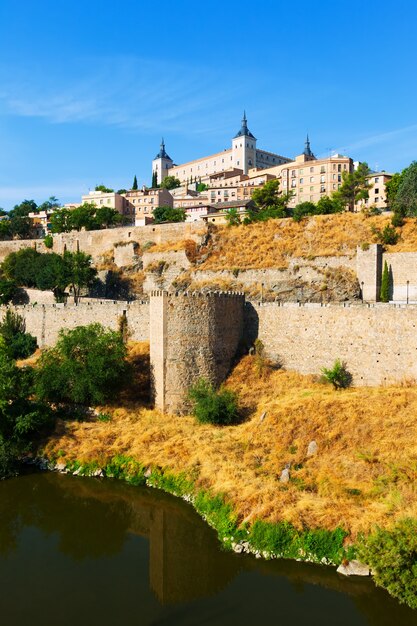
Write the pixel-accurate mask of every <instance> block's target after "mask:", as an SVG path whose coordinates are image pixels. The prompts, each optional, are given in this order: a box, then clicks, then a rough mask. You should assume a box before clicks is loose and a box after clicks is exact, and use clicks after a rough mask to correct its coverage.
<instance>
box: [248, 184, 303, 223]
mask: <svg viewBox="0 0 417 626" xmlns="http://www.w3.org/2000/svg"><path fill="white" fill-rule="evenodd" d="M279 184H280V183H279V180H278V179H277V178H274V179H273V180H270V181H268V182H267V183H265V185H264V186H263V187H260V188H259V189H255V191H254V192H253V194H252V200H253V202H254V203H255V204H256V206H257V207H258V209H259V210H258V211H254V210H253V209H251V208H249V210H248V216H247V217H246V218H245V220H244V221H245V223H250V222H254V221H266V220H268V219H271V218H281V217H287V215H288V209H287V205H288V201H289V199H290V198H291V195H292V194H291V193H281V192H280V190H279Z"/></svg>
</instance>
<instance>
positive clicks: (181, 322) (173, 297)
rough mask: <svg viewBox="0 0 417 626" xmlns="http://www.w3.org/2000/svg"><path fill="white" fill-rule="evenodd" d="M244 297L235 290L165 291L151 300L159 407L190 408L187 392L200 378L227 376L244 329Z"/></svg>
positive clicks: (153, 369) (220, 379)
mask: <svg viewBox="0 0 417 626" xmlns="http://www.w3.org/2000/svg"><path fill="white" fill-rule="evenodd" d="M244 304H245V298H244V295H243V294H234V293H230V294H229V293H209V294H203V293H190V294H187V293H172V294H170V293H167V292H164V291H154V292H152V293H151V299H150V341H151V375H152V378H153V398H154V402H155V406H156V407H158V408H159V409H161V410H162V411H166V412H168V413H183V412H185V411H186V410H187V391H188V389H189V388H190V386H191V385H193V384H194V383H195V382H197V380H198V379H199V378H205V379H206V380H209V381H210V382H212V383H213V384H215V385H218V384H220V383H221V382H223V380H224V379H225V378H226V376H227V374H228V372H229V370H230V367H231V364H232V361H233V359H234V357H235V356H236V353H237V351H238V347H239V343H240V341H241V339H242V334H243V314H244Z"/></svg>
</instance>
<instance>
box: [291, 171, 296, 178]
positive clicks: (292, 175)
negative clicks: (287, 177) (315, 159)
mask: <svg viewBox="0 0 417 626" xmlns="http://www.w3.org/2000/svg"><path fill="white" fill-rule="evenodd" d="M291 178H295V170H293V171H292V172H291Z"/></svg>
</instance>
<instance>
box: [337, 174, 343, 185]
mask: <svg viewBox="0 0 417 626" xmlns="http://www.w3.org/2000/svg"><path fill="white" fill-rule="evenodd" d="M337 182H338V183H341V182H342V176H341V174H338V175H337ZM339 187H340V185H339Z"/></svg>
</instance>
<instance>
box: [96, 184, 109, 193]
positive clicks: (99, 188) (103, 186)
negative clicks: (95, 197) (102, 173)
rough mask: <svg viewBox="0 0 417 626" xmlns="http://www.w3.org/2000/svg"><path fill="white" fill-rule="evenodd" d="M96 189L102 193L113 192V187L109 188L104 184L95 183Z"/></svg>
mask: <svg viewBox="0 0 417 626" xmlns="http://www.w3.org/2000/svg"><path fill="white" fill-rule="evenodd" d="M95 190H96V191H102V192H103V193H113V192H114V189H110V187H106V185H96V186H95Z"/></svg>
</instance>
